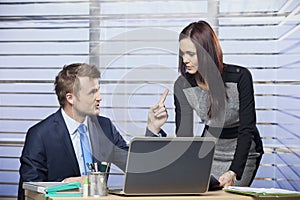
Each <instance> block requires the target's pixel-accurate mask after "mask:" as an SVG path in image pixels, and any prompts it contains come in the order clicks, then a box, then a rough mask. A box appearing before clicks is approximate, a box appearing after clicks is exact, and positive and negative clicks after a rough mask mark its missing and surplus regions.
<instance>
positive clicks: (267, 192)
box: [223, 186, 300, 197]
mask: <svg viewBox="0 0 300 200" xmlns="http://www.w3.org/2000/svg"><path fill="white" fill-rule="evenodd" d="M223 190H224V191H226V192H231V193H235V194H242V195H249V196H255V197H300V192H297V191H292V190H285V189H279V188H252V187H238V186H228V187H226V188H223Z"/></svg>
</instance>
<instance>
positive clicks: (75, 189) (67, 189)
mask: <svg viewBox="0 0 300 200" xmlns="http://www.w3.org/2000/svg"><path fill="white" fill-rule="evenodd" d="M80 187H81V184H80V182H70V183H65V184H59V185H55V186H51V187H47V188H45V192H46V193H45V197H82V193H81V191H80Z"/></svg>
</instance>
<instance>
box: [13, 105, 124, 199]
mask: <svg viewBox="0 0 300 200" xmlns="http://www.w3.org/2000/svg"><path fill="white" fill-rule="evenodd" d="M88 128H89V134H90V139H91V146H92V151H93V159H94V161H95V162H98V163H99V162H102V161H106V162H112V163H114V164H116V165H117V166H118V167H120V168H121V169H122V170H124V169H125V166H126V159H127V150H128V146H127V144H126V142H125V140H124V139H123V138H122V136H121V135H120V134H119V132H118V131H117V130H116V128H115V126H114V125H113V124H112V122H111V120H110V119H108V118H105V117H100V116H92V117H88ZM20 162H21V166H20V182H19V192H18V199H24V190H23V189H22V183H23V182H25V181H62V180H63V179H65V178H67V177H75V176H80V170H79V165H78V162H77V159H76V155H75V151H74V148H73V145H72V141H71V138H70V135H69V132H68V129H67V126H66V124H65V121H64V119H63V116H62V114H61V110H60V109H59V110H58V111H57V112H56V113H54V114H52V115H50V116H49V117H47V118H46V119H44V120H43V121H41V122H39V123H38V124H36V125H34V126H33V127H31V128H30V129H29V130H28V132H27V135H26V140H25V144H24V148H23V151H22V155H21V158H20Z"/></svg>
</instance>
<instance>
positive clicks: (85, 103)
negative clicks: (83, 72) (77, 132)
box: [73, 77, 102, 117]
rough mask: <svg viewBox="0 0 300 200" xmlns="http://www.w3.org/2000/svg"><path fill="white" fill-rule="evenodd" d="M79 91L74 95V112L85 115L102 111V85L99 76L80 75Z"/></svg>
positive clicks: (97, 113)
mask: <svg viewBox="0 0 300 200" xmlns="http://www.w3.org/2000/svg"><path fill="white" fill-rule="evenodd" d="M78 79H79V81H80V83H79V91H77V95H73V98H74V99H73V114H74V115H79V116H81V117H85V116H86V115H99V113H100V110H99V108H100V101H101V100H102V99H101V96H100V85H99V79H98V78H89V77H78Z"/></svg>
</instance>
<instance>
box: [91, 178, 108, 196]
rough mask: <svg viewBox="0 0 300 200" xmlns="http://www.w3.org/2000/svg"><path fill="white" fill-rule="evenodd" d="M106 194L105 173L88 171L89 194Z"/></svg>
mask: <svg viewBox="0 0 300 200" xmlns="http://www.w3.org/2000/svg"><path fill="white" fill-rule="evenodd" d="M106 195H107V180H106V174H105V173H103V172H90V173H89V196H91V197H100V196H106Z"/></svg>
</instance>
